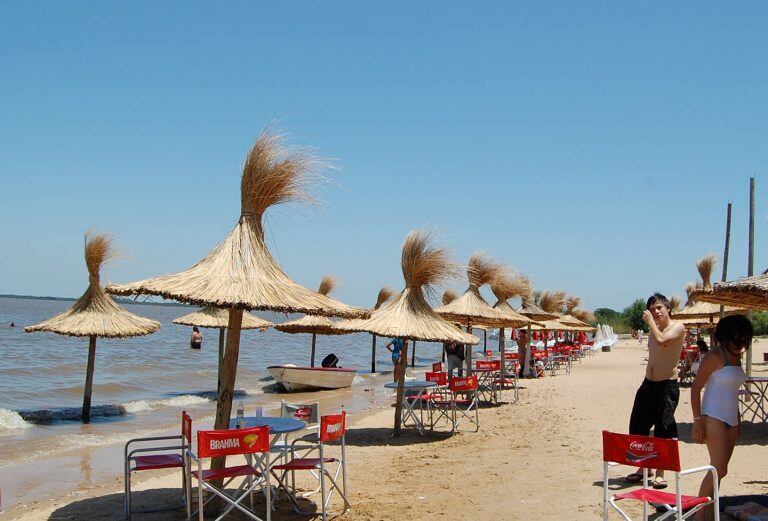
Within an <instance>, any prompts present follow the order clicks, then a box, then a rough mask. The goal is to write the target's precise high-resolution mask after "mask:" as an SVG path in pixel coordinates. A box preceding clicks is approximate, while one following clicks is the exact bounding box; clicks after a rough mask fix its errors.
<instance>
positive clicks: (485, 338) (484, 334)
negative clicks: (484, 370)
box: [483, 329, 488, 353]
mask: <svg viewBox="0 0 768 521" xmlns="http://www.w3.org/2000/svg"><path fill="white" fill-rule="evenodd" d="M486 349H488V330H487V329H483V353H485V350H486Z"/></svg>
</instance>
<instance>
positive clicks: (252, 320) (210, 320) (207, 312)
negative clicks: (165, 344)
mask: <svg viewBox="0 0 768 521" xmlns="http://www.w3.org/2000/svg"><path fill="white" fill-rule="evenodd" d="M173 323H174V324H180V325H183V326H198V327H208V328H226V327H227V325H228V324H229V310H228V309H223V308H212V307H206V308H202V309H199V310H197V311H194V312H192V313H189V314H187V315H184V316H181V317H179V318H175V319H173ZM272 326H274V324H273V323H272V322H269V321H267V320H264V319H263V318H259V317H257V316H256V315H252V314H250V313H243V325H242V326H240V329H262V328H265V327H272Z"/></svg>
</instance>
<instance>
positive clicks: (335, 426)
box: [320, 411, 347, 443]
mask: <svg viewBox="0 0 768 521" xmlns="http://www.w3.org/2000/svg"><path fill="white" fill-rule="evenodd" d="M346 432H347V411H342V412H341V414H327V415H325V416H323V417H322V418H320V441H321V442H323V443H327V442H329V441H336V440H338V439H339V438H341V439H342V440H343V438H344V435H345V434H346Z"/></svg>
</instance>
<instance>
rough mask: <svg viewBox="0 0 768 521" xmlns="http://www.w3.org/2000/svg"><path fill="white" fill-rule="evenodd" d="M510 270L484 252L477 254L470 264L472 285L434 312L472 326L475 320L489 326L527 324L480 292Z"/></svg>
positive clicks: (468, 275) (452, 320)
mask: <svg viewBox="0 0 768 521" xmlns="http://www.w3.org/2000/svg"><path fill="white" fill-rule="evenodd" d="M508 273H509V270H508V269H507V268H506V267H505V266H504V265H503V264H500V263H498V262H495V261H492V260H490V259H489V258H488V256H487V255H486V254H485V253H475V254H473V255H472V257H470V259H469V264H468V265H467V280H468V281H469V288H467V291H465V292H464V294H463V295H461V296H460V297H458V298H456V299H454V300H452V301H451V302H449V303H448V304H445V305H443V306H440V307H439V308H437V309H435V311H436V312H437V313H438V314H439V315H440V316H441V317H443V318H444V319H446V320H450V321H451V322H458V323H462V324H465V325H467V326H469V325H470V324H471V323H472V322H476V323H478V324H483V325H485V326H490V327H499V326H501V327H518V326H521V325H525V324H527V323H528V320H527V319H526V320H524V321H521V318H524V317H520V316H515V315H512V314H508V313H505V312H503V311H500V310H497V309H494V308H493V307H491V306H490V305H489V304H488V303H487V302H486V301H485V300H484V299H483V297H482V296H481V295H480V288H481V287H482V286H484V285H485V284H489V283H491V282H493V281H495V280H500V279H502V278H504V277H505V275H506V274H508Z"/></svg>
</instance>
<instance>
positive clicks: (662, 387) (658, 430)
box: [626, 293, 685, 489]
mask: <svg viewBox="0 0 768 521" xmlns="http://www.w3.org/2000/svg"><path fill="white" fill-rule="evenodd" d="M670 311H672V305H671V304H670V303H669V299H667V297H665V296H664V295H662V294H661V293H654V294H653V295H651V296H650V297H649V298H648V301H647V303H646V305H645V311H644V312H643V322H645V323H646V324H648V327H649V328H650V333H649V334H648V365H647V366H646V369H645V379H644V380H643V383H642V384H641V385H640V388H639V389H638V390H637V393H636V394H635V403H634V405H633V406H632V415H631V417H630V419H629V433H630V434H639V435H642V436H650V434H651V427H653V435H654V436H656V437H657V438H677V422H676V421H675V409H677V402H678V401H679V400H680V386H679V384H678V382H677V364H678V362H679V360H680V353H681V352H682V350H683V340H684V339H685V327H684V326H683V324H681V323H680V322H676V321H674V320H672V319H671V318H670V316H669V313H670ZM641 331H642V330H641ZM626 479H627V481H629V482H630V483H638V482H640V481H642V479H643V473H642V469H637V470H636V471H635V472H633V473H632V474H629V475H628V476H627V477H626ZM666 487H667V482H666V481H665V480H664V471H663V470H660V469H657V470H656V476H655V478H654V479H653V488H656V489H662V488H666Z"/></svg>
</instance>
